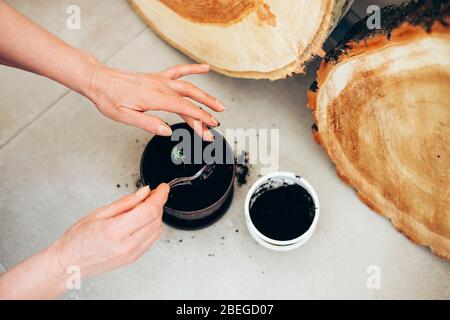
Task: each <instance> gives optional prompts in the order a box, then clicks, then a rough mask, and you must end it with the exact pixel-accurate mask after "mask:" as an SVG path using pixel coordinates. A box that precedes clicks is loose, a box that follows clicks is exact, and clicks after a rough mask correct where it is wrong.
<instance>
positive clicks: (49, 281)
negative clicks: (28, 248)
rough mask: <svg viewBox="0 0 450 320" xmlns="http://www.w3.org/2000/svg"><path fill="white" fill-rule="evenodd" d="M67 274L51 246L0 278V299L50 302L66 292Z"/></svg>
mask: <svg viewBox="0 0 450 320" xmlns="http://www.w3.org/2000/svg"><path fill="white" fill-rule="evenodd" d="M67 279H68V275H67V273H66V271H65V270H64V268H63V267H62V266H61V264H60V263H59V261H58V259H57V256H56V255H55V252H54V248H53V246H52V247H50V248H48V249H45V250H43V251H41V252H39V253H37V254H35V255H34V256H32V257H30V258H28V259H27V260H25V261H23V262H22V263H20V264H19V265H17V266H15V267H14V268H12V269H10V270H8V271H6V272H5V273H3V274H1V276H0V299H13V300H21V299H53V298H55V297H57V296H59V295H60V294H62V293H63V292H64V291H66V290H67Z"/></svg>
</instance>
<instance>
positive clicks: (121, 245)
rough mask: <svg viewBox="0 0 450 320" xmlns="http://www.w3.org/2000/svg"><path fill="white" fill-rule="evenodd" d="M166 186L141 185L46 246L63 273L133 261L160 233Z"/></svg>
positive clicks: (94, 271) (85, 272)
mask: <svg viewBox="0 0 450 320" xmlns="http://www.w3.org/2000/svg"><path fill="white" fill-rule="evenodd" d="M168 194H169V186H168V185H167V184H161V185H160V186H159V187H158V188H157V189H155V190H152V191H151V190H150V188H149V187H143V188H141V189H139V190H138V191H137V192H135V193H132V194H129V195H127V196H125V197H123V198H121V199H119V200H118V201H116V202H114V203H112V204H110V205H107V206H105V207H102V208H99V209H97V210H95V211H94V212H92V213H90V214H89V215H87V216H86V217H84V218H83V219H81V220H80V221H79V222H77V223H76V224H75V225H73V226H72V227H71V228H70V229H69V230H68V231H67V232H66V233H65V234H64V236H63V237H62V238H61V239H59V240H58V241H57V242H55V244H53V245H52V247H50V248H49V249H50V252H53V254H54V255H55V258H56V260H58V261H59V263H60V264H61V267H62V269H63V270H64V271H63V272H66V271H67V268H68V267H69V266H77V267H79V268H80V271H81V276H82V277H84V276H91V275H96V274H100V273H104V272H108V271H111V270H113V269H116V268H119V267H122V266H124V265H127V264H130V263H132V262H134V261H136V260H137V259H138V258H139V257H140V256H142V255H143V254H144V253H145V252H146V251H147V249H149V248H150V247H151V246H152V245H153V244H154V243H155V241H157V240H158V239H159V238H160V237H161V235H162V232H163V224H162V213H163V206H164V204H165V202H166V201H167V197H168Z"/></svg>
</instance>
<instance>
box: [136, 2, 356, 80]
mask: <svg viewBox="0 0 450 320" xmlns="http://www.w3.org/2000/svg"><path fill="white" fill-rule="evenodd" d="M352 1H353V0H314V1H311V0H283V1H280V0H130V2H131V4H132V6H133V8H134V9H135V10H136V11H137V13H138V14H139V15H140V16H141V17H142V18H143V19H144V20H145V22H146V23H147V24H148V25H149V26H150V27H151V28H152V29H153V30H154V31H155V32H156V33H157V34H158V35H159V36H161V38H163V39H164V40H166V41H167V42H168V43H170V44H171V45H172V46H174V47H175V48H177V49H179V50H180V51H182V52H184V53H185V54H186V55H188V56H190V57H191V58H193V59H194V60H196V61H198V62H201V63H208V64H210V65H211V68H212V69H213V70H215V71H217V72H219V73H222V74H225V75H228V76H232V77H240V78H255V79H271V80H276V79H280V78H285V77H286V76H288V75H292V74H294V73H303V72H304V71H303V70H304V69H303V66H304V64H305V63H306V62H307V61H309V60H310V59H311V58H312V57H313V56H315V55H320V54H321V53H322V45H323V43H324V42H325V40H326V38H327V36H328V34H329V33H330V31H331V30H332V29H333V28H334V26H336V24H337V23H338V22H339V20H340V18H341V17H342V16H343V15H344V14H345V13H346V12H347V10H348V8H349V7H350V5H351V3H352Z"/></svg>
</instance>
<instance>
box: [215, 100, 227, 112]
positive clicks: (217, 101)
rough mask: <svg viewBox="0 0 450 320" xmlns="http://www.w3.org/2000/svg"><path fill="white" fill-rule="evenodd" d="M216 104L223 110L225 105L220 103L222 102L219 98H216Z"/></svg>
mask: <svg viewBox="0 0 450 320" xmlns="http://www.w3.org/2000/svg"><path fill="white" fill-rule="evenodd" d="M216 104H217V105H218V106H219V108H220V109H221V110H222V111H225V109H226V108H225V105H224V104H223V103H222V102H220V101H219V100H216Z"/></svg>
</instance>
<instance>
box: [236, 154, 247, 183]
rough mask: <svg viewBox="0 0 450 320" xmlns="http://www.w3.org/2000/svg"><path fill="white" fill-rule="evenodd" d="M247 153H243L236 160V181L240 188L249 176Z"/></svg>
mask: <svg viewBox="0 0 450 320" xmlns="http://www.w3.org/2000/svg"><path fill="white" fill-rule="evenodd" d="M248 160H249V157H248V152H245V151H243V152H242V153H241V154H240V155H239V156H238V158H237V165H236V181H237V183H238V185H239V186H240V187H241V186H243V185H245V184H247V178H248V177H249V176H250V165H249V161H248Z"/></svg>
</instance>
